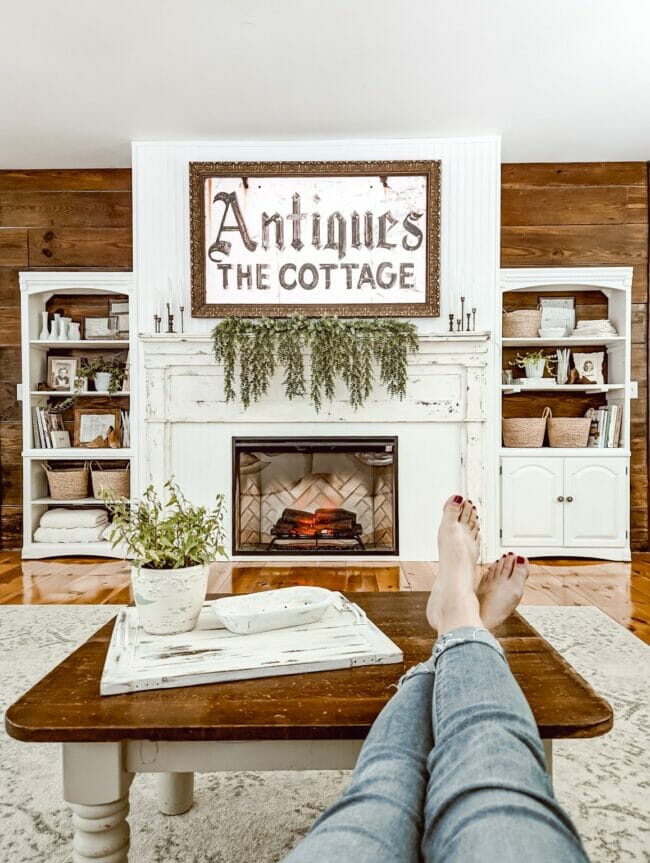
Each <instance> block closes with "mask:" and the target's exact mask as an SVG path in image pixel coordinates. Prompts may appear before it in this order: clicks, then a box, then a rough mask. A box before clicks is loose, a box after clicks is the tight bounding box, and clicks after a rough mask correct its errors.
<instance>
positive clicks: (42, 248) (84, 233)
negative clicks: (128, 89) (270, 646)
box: [0, 162, 648, 548]
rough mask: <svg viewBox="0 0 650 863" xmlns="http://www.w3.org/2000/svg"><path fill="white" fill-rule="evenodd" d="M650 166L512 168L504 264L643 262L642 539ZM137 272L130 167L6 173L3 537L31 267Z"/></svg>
mask: <svg viewBox="0 0 650 863" xmlns="http://www.w3.org/2000/svg"><path fill="white" fill-rule="evenodd" d="M647 184H648V169H647V165H646V164H645V163H630V162H626V163H620V164H619V163H605V164H540V165H535V164H522V165H504V166H503V175H502V241H501V246H502V264H503V266H508V267H516V266H522V267H526V266H553V265H557V266H572V265H573V266H582V265H591V266H603V265H631V266H633V267H634V268H635V270H634V295H633V303H634V306H633V341H634V348H633V374H634V376H635V378H636V379H637V380H638V381H639V396H640V397H639V400H638V401H637V402H636V403H635V404H634V411H633V417H632V434H633V470H632V540H633V544H634V547H635V548H645V547H647V541H648V501H647V496H648V448H647V429H648V424H647V404H648V400H647V364H648V357H647V320H648V194H647V190H648V185H647ZM44 268H53V269H76V268H79V269H130V268H131V172H130V171H128V170H116V171H111V170H97V171H83V170H79V171H0V464H1V469H2V470H1V483H2V484H1V487H0V546H2V547H5V548H11V547H16V546H18V545H19V544H20V542H21V517H22V487H21V486H22V483H21V476H22V468H21V459H20V451H21V446H22V442H21V437H20V413H19V408H18V404H17V402H16V384H17V383H18V381H19V379H20V302H19V291H18V271H19V270H24V269H44Z"/></svg>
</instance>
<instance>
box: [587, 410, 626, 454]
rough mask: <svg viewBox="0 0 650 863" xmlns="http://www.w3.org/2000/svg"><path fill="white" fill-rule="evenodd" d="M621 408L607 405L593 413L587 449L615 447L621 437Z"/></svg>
mask: <svg viewBox="0 0 650 863" xmlns="http://www.w3.org/2000/svg"><path fill="white" fill-rule="evenodd" d="M622 418H623V408H622V407H621V406H620V405H607V406H606V407H602V408H598V409H597V410H596V411H594V413H593V416H592V417H591V428H590V429H589V443H588V444H587V446H589V447H597V448H599V449H608V448H610V447H617V446H618V442H619V440H620V437H621V420H622Z"/></svg>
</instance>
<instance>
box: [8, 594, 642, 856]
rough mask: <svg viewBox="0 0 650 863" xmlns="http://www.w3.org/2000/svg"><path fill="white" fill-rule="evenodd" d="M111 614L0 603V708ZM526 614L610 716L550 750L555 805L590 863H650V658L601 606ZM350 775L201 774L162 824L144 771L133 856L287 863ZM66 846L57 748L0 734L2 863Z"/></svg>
mask: <svg viewBox="0 0 650 863" xmlns="http://www.w3.org/2000/svg"><path fill="white" fill-rule="evenodd" d="M116 612H117V608H116V607H115V606H113V607H112V608H111V607H106V606H28V607H20V606H2V607H0V645H1V647H0V701H1V706H2V709H3V711H4V709H6V707H7V706H8V705H9V704H10V703H11V702H12V701H14V700H15V699H16V698H17V697H18V696H19V695H20V694H21V693H22V692H24V691H25V690H26V689H27V688H28V687H29V686H31V685H32V684H33V683H34V682H36V680H38V679H39V678H40V677H42V676H43V674H45V673H46V672H47V671H48V670H49V669H50V668H52V667H53V666H54V665H55V664H56V663H57V662H59V661H60V660H61V659H63V657H64V656H65V655H66V654H68V653H69V652H70V651H72V650H73V649H74V648H75V647H76V646H77V645H78V644H80V643H81V642H83V641H84V640H85V639H86V638H87V637H88V636H89V635H90V634H91V633H92V632H93V631H94V630H96V629H97V628H98V627H99V626H101V625H102V624H103V623H105V622H106V621H107V620H108V619H109V618H111V617H112V616H113V615H114V614H116ZM523 612H524V615H525V617H526V618H527V619H528V620H529V621H530V623H532V625H533V626H535V627H536V628H537V629H538V630H539V631H540V632H541V633H542V634H543V635H544V636H545V637H546V638H547V639H548V640H549V641H550V642H551V644H553V645H554V646H555V647H556V648H557V649H558V650H559V651H560V653H562V654H563V655H564V656H565V657H566V658H567V660H568V661H569V662H571V664H572V665H574V666H575V667H576V668H577V670H578V671H579V672H580V673H581V674H582V675H583V676H584V677H585V678H586V679H587V680H589V681H590V683H591V684H592V685H593V686H594V687H595V688H596V689H597V690H598V691H599V692H601V693H602V694H603V695H604V696H605V697H606V698H607V699H608V700H609V701H610V702H611V703H612V705H613V707H614V711H615V727H614V730H613V731H612V732H610V733H609V734H608V735H606V736H605V737H601V738H597V739H594V740H575V741H567V742H561V743H558V744H556V750H555V751H556V758H555V788H556V793H557V795H558V797H559V799H560V800H561V802H562V803H563V804H564V805H565V806H566V807H567V808H568V810H569V811H570V813H571V815H572V817H573V818H574V820H575V821H576V823H577V825H578V829H579V830H580V832H581V834H582V836H583V838H584V840H585V844H586V847H587V850H588V852H589V854H590V856H591V860H592V861H593V863H618V861H630V863H632V861H633V863H650V852H649V851H648V849H650V812H649V808H648V807H649V801H650V739H649V730H650V708H649V704H648V695H649V693H650V648H648V647H646V646H645V645H644V644H642V642H641V641H639V640H638V639H637V638H635V637H634V636H633V635H631V634H630V633H628V632H627V631H626V630H625V629H623V627H621V626H619V625H618V624H617V623H615V622H614V621H613V620H611V619H610V618H609V617H607V616H606V615H605V614H603V613H602V612H600V611H598V610H597V609H595V608H560V607H557V606H554V607H552V608H546V607H530V608H527V609H524V610H523ZM347 778H348V774H347V773H345V772H342V771H337V772H334V771H327V772H326V771H322V772H307V773H291V772H287V773H231V774H228V773H214V774H207V775H206V774H201V775H197V777H196V795H195V800H196V802H195V805H194V807H193V809H192V810H191V811H190V812H188V813H187V814H186V815H182V816H179V817H176V818H167V817H165V816H163V815H160V814H159V813H158V811H157V807H156V797H155V788H154V779H153V777H152V776H143V775H140V776H138V777H136V779H135V781H134V783H133V785H132V787H131V814H130V817H129V820H130V823H131V839H132V846H131V847H132V850H131V859H132V860H134V861H137V863H249V861H250V863H275V861H281V860H282V859H283V858H284V856H285V855H286V853H287V852H288V851H289V849H290V848H292V847H293V845H294V844H295V843H296V842H297V841H298V839H299V838H300V837H301V836H302V835H303V834H304V833H305V832H306V831H307V830H308V828H309V826H310V824H311V823H312V822H313V820H314V819H315V818H316V816H317V815H318V814H319V813H320V811H321V810H323V809H324V808H326V807H327V806H328V805H329V804H330V803H331V802H332V801H334V800H335V799H336V798H337V797H338V795H339V794H340V793H341V792H342V791H343V789H344V788H345V786H346V783H347ZM70 838H71V826H70V814H69V810H68V808H67V807H66V805H65V803H64V802H63V800H62V797H61V768H60V753H59V747H58V746H57V745H56V744H25V743H18V742H17V741H14V740H12V739H10V738H9V737H7V735H6V733H5V732H4V729H3V730H2V731H1V732H0V860H1V861H7V863H9V861H11V863H46V861H47V863H67V861H69V859H70V844H69V843H70ZM396 863H397V861H396ZM549 863H550V861H549Z"/></svg>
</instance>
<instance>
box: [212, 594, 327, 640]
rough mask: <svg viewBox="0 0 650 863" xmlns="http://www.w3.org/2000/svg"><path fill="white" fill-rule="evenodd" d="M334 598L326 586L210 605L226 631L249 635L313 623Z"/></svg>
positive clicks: (227, 599)
mask: <svg viewBox="0 0 650 863" xmlns="http://www.w3.org/2000/svg"><path fill="white" fill-rule="evenodd" d="M335 598H336V594H335V593H332V591H331V590H326V589H325V588H324V587H283V588H281V589H280V590H267V591H265V592H264V593H249V594H247V595H245V596H227V597H225V598H224V599H215V600H213V601H212V602H211V603H210V606H211V608H212V610H213V612H214V613H215V614H216V616H217V618H218V619H219V620H220V621H221V623H223V625H224V626H225V627H226V629H229V630H230V631H231V632H236V633H237V634H238V635H248V634H252V633H255V632H268V631H270V630H272V629H285V628H286V627H288V626H297V625H299V624H305V623H314V622H315V621H317V620H320V618H321V617H322V616H323V614H324V613H325V611H326V610H327V609H328V608H329V607H330V605H331V604H332V603H333V602H334V600H335Z"/></svg>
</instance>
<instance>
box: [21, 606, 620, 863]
mask: <svg viewBox="0 0 650 863" xmlns="http://www.w3.org/2000/svg"><path fill="white" fill-rule="evenodd" d="M427 597H428V593H413V592H410V591H409V592H391V593H355V594H354V595H353V598H354V601H355V602H357V603H358V604H359V605H360V606H361V607H362V608H363V609H364V610H365V611H366V612H367V614H368V616H369V617H370V619H371V620H373V621H374V622H375V623H376V624H377V625H378V626H379V627H381V629H382V630H383V631H384V632H385V633H386V634H387V635H388V636H389V637H390V638H391V639H393V641H395V642H396V644H398V645H399V646H400V647H401V649H402V650H403V652H404V666H402V665H383V666H367V667H363V668H353V669H346V670H344V671H327V672H319V673H315V674H301V675H292V676H289V677H270V678H265V679H260V680H247V681H238V682H234V683H218V684H209V685H206V686H195V687H190V688H184V689H165V690H157V691H152V692H138V693H134V694H129V695H112V696H108V697H101V696H100V694H99V680H100V677H101V673H102V668H103V665H104V658H105V656H106V651H107V648H108V644H109V640H110V636H111V631H112V628H113V621H111V622H110V623H108V624H106V626H104V627H102V628H101V629H100V630H99V631H98V632H96V633H95V635H93V636H92V637H91V638H89V639H88V641H87V642H86V643H85V644H83V645H82V646H81V647H80V648H79V649H78V650H76V651H75V652H74V653H72V654H71V655H70V656H69V657H68V658H67V659H66V660H64V661H63V662H62V663H61V664H60V665H59V666H57V668H55V669H54V670H53V671H51V672H50V673H49V674H48V675H47V676H46V677H44V678H43V680H41V681H40V682H39V683H37V684H36V685H35V686H33V687H32V688H31V689H30V690H29V692H27V693H26V694H25V695H23V697H22V698H20V699H19V700H18V701H17V702H16V703H15V704H14V705H13V706H12V707H10V708H9V710H8V712H7V716H6V726H7V731H8V732H9V734H10V735H11V736H12V737H15V738H16V739H17V740H24V741H28V742H31V743H38V742H45V741H47V742H52V741H56V742H60V743H62V744H63V796H64V798H65V800H66V801H68V802H69V803H70V804H71V806H72V812H73V826H74V839H73V847H74V857H73V859H74V860H75V861H76V863H81V861H86V860H88V861H90V860H92V861H102V860H103V861H105V863H108V861H110V863H121V861H126V860H127V855H128V848H129V826H128V823H127V820H126V816H127V813H128V806H129V803H128V795H129V786H130V784H131V780H132V779H133V776H134V774H135V773H157V774H159V780H158V782H159V789H158V790H159V800H160V808H161V811H163V812H164V813H166V814H170V815H175V814H180V813H182V812H185V811H187V810H188V809H189V808H190V807H191V805H192V796H193V780H194V772H197V771H198V772H212V771H217V770H323V769H324V770H334V769H340V768H352V767H353V766H354V764H355V761H356V758H357V755H358V753H359V749H360V748H361V745H362V743H363V740H364V738H365V736H366V734H367V733H368V730H369V729H370V726H371V725H372V723H373V721H374V719H375V718H376V716H377V714H378V713H379V712H380V710H381V709H382V707H383V706H384V705H385V704H386V702H387V701H388V700H389V699H390V697H391V695H392V694H393V692H394V689H391V688H390V686H391V684H394V683H395V682H396V681H397V680H398V679H399V677H400V676H401V675H402V674H403V672H404V670H405V668H408V667H410V666H411V665H414V664H415V663H417V662H421V661H423V660H425V659H427V658H428V657H429V656H430V654H431V648H432V645H433V642H434V637H433V635H432V632H431V629H430V628H429V626H428V625H427V623H426V619H425V614H424V610H425V605H426V600H427ZM496 634H497V636H498V637H499V640H500V641H501V644H502V645H503V647H504V649H505V652H506V655H507V658H508V662H509V663H510V667H511V669H512V671H513V673H514V675H515V677H516V678H517V680H518V682H519V684H520V686H521V688H522V690H523V692H524V694H525V696H526V698H527V699H528V702H529V704H530V706H531V708H532V711H533V713H534V715H535V719H536V721H537V726H538V728H539V732H540V735H541V737H542V738H543V740H544V742H545V746H546V752H547V759H548V761H549V765H550V763H551V761H550V759H551V744H552V741H553V740H554V739H557V738H566V737H596V736H598V735H600V734H605V733H606V732H607V731H609V729H610V728H611V727H612V710H611V707H610V706H609V704H608V703H607V702H606V701H605V700H604V699H602V698H601V697H600V696H599V695H597V694H596V693H595V692H594V690H593V689H592V688H591V687H590V686H589V685H588V684H587V683H586V682H585V681H584V680H583V679H582V678H581V677H580V676H579V675H578V674H577V673H576V672H575V671H574V670H573V668H571V666H570V665H568V663H567V662H565V661H564V660H563V659H562V657H561V656H560V655H559V654H558V653H557V652H556V651H555V650H553V648H552V647H551V646H550V645H549V644H548V643H547V642H546V641H545V640H544V639H543V638H542V637H541V636H540V635H539V634H538V633H537V632H536V631H535V630H534V629H533V628H532V627H531V626H529V624H528V623H526V621H524V620H523V618H521V617H520V616H519V615H518V614H513V615H512V616H511V617H510V619H509V620H507V621H506V623H505V624H503V626H502V627H501V628H500V630H499V631H498V632H497V633H496Z"/></svg>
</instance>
